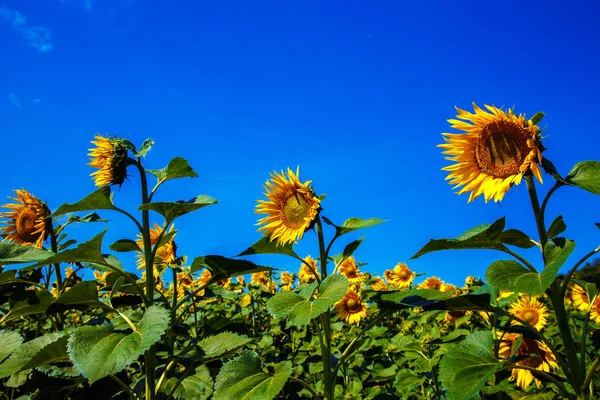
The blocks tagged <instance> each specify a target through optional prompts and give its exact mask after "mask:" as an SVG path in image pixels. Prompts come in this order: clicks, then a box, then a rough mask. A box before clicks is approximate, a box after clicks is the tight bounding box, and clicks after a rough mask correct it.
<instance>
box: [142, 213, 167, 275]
mask: <svg viewBox="0 0 600 400" xmlns="http://www.w3.org/2000/svg"><path fill="white" fill-rule="evenodd" d="M174 228H175V225H171V228H170V229H169V231H168V232H166V233H165V235H166V234H170V233H172V232H173V229H174ZM162 231H163V227H162V226H160V225H158V224H157V223H156V222H155V223H154V227H153V228H150V244H151V245H152V246H154V245H155V244H156V243H157V242H158V238H159V237H160V233H161V232H162ZM175 235H176V234H174V235H173V236H171V238H170V239H169V240H167V241H166V242H165V243H163V244H162V245H161V246H160V247H159V248H158V250H157V251H156V255H155V257H154V265H161V266H162V265H173V264H175V261H176V260H177V255H176V252H177V245H176V244H175ZM163 237H164V235H163ZM136 243H137V245H138V246H139V247H140V249H141V250H142V251H141V252H138V255H137V267H138V269H144V268H146V261H145V260H146V259H145V257H144V239H143V238H142V236H141V235H138V237H137V240H136Z"/></svg>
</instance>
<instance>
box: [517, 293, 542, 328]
mask: <svg viewBox="0 0 600 400" xmlns="http://www.w3.org/2000/svg"><path fill="white" fill-rule="evenodd" d="M508 311H509V312H510V313H511V314H512V315H514V316H516V317H518V318H519V319H522V320H523V321H525V322H527V323H529V324H530V325H531V326H533V327H534V328H535V329H537V330H538V331H539V330H542V329H543V328H544V327H545V326H546V324H547V323H548V320H547V318H548V314H549V313H548V308H546V306H545V305H544V304H543V303H542V302H541V301H539V300H538V299H537V298H535V297H530V296H523V297H521V298H520V299H519V300H518V301H517V302H515V303H512V304H511V306H510V309H509V310H508ZM511 324H512V325H516V324H518V322H516V321H512V322H511Z"/></svg>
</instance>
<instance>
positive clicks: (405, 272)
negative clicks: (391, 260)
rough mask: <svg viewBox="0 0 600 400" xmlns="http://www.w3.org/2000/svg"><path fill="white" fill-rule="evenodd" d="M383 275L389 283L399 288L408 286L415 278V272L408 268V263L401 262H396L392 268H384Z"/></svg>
mask: <svg viewBox="0 0 600 400" xmlns="http://www.w3.org/2000/svg"><path fill="white" fill-rule="evenodd" d="M383 276H384V277H385V279H386V280H387V281H388V282H389V283H391V284H392V285H394V286H396V287H397V288H400V289H405V288H407V287H409V286H410V284H411V283H412V281H413V279H415V273H414V272H412V271H411V270H410V268H408V265H406V264H405V263H401V262H400V263H398V264H396V266H395V267H394V269H387V270H385V271H384V273H383Z"/></svg>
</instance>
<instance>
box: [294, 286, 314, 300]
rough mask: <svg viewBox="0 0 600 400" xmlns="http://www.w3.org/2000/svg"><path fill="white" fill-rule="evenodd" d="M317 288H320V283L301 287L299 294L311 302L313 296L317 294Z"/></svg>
mask: <svg viewBox="0 0 600 400" xmlns="http://www.w3.org/2000/svg"><path fill="white" fill-rule="evenodd" d="M317 286H319V283H318V282H313V283H311V284H308V285H302V286H301V287H300V291H299V292H298V294H299V295H300V296H301V297H302V298H304V299H305V300H310V299H311V298H312V296H313V294H315V290H317Z"/></svg>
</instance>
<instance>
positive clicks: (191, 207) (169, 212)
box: [138, 195, 217, 225]
mask: <svg viewBox="0 0 600 400" xmlns="http://www.w3.org/2000/svg"><path fill="white" fill-rule="evenodd" d="M213 204H217V200H216V199H214V198H212V197H210V196H207V195H200V196H197V197H195V198H193V199H191V200H189V201H178V202H175V203H169V202H156V203H147V204H142V205H141V206H139V207H138V210H140V211H142V210H150V211H154V212H157V213H159V214H160V215H162V216H163V217H165V220H166V223H167V225H168V224H170V223H171V222H173V221H174V220H175V219H176V218H179V217H181V216H182V215H185V214H187V213H190V212H192V211H196V210H199V209H201V208H204V207H206V206H210V205H213Z"/></svg>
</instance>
